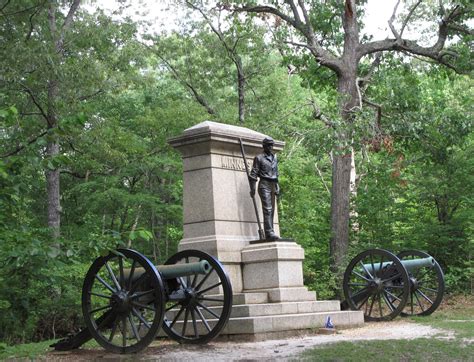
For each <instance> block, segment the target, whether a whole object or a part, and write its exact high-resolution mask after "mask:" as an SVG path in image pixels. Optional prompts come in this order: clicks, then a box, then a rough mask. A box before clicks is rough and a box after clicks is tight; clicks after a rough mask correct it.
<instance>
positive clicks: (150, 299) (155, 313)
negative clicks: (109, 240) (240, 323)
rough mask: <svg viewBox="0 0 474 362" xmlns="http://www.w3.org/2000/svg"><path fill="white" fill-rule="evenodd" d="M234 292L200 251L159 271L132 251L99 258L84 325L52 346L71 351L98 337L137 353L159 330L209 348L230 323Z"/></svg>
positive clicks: (86, 294) (89, 278) (109, 346)
mask: <svg viewBox="0 0 474 362" xmlns="http://www.w3.org/2000/svg"><path fill="white" fill-rule="evenodd" d="M231 308H232V287H231V284H230V281H229V277H228V275H227V273H226V272H225V270H224V268H223V267H222V265H221V263H220V262H219V261H218V260H217V259H216V258H214V257H212V256H211V255H209V254H207V253H204V252H202V251H198V250H184V251H181V252H178V253H177V254H174V255H173V256H172V257H171V258H169V259H168V260H167V261H166V262H165V264H164V265H159V266H156V267H155V265H153V263H152V262H151V261H150V260H149V259H147V258H146V257H145V256H144V255H142V254H140V253H139V252H137V251H135V250H131V249H117V250H114V251H111V252H110V253H109V254H108V255H107V256H102V257H99V258H97V259H96V260H95V261H94V262H93V264H92V265H91V267H90V269H89V271H88V272H87V274H86V277H85V279H84V284H83V288H82V314H83V317H84V323H85V325H86V327H85V328H83V329H82V330H81V331H80V332H78V333H77V334H74V335H71V336H69V337H67V338H65V339H63V340H60V341H59V342H57V343H55V344H53V345H52V347H53V348H55V349H56V350H62V351H64V350H72V349H76V348H79V347H80V346H82V345H83V344H84V343H86V342H87V341H89V340H90V339H92V338H94V339H95V340H96V341H97V343H98V344H100V345H101V346H102V347H103V348H105V349H106V350H108V351H110V352H113V353H136V352H139V351H141V350H142V349H144V348H146V347H147V346H148V345H149V344H150V343H151V342H152V341H154V340H155V338H156V337H157V335H159V332H160V328H162V330H163V331H164V333H165V334H166V335H168V336H169V337H170V338H172V339H174V340H176V341H177V342H179V343H192V344H200V343H207V342H209V341H210V340H212V339H214V338H215V337H217V335H218V334H219V333H220V332H221V331H222V329H223V328H224V327H225V325H226V324H227V321H228V320H229V317H230V312H231Z"/></svg>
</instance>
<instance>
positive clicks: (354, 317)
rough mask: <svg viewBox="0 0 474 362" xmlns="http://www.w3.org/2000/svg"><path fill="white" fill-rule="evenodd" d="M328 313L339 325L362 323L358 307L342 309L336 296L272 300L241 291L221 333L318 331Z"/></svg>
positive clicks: (245, 336) (262, 335)
mask: <svg viewBox="0 0 474 362" xmlns="http://www.w3.org/2000/svg"><path fill="white" fill-rule="evenodd" d="M252 294H255V295H252ZM328 317H330V318H331V321H332V323H333V324H334V326H335V327H336V328H338V329H344V328H354V327H358V326H361V325H362V324H363V323H364V315H363V313H362V312H361V311H341V310H340V302H339V301H338V300H323V301H295V302H277V303H271V302H270V301H269V300H268V296H265V293H241V294H237V295H234V305H233V307H232V314H231V317H230V319H229V322H228V324H227V326H226V327H225V329H224V331H223V332H222V333H221V335H225V336H228V337H229V338H232V339H234V340H239V339H241V340H263V339H271V338H278V337H279V336H280V335H281V333H285V335H286V336H291V335H299V334H305V333H317V331H318V330H319V328H323V327H324V326H325V323H326V321H327V318H328Z"/></svg>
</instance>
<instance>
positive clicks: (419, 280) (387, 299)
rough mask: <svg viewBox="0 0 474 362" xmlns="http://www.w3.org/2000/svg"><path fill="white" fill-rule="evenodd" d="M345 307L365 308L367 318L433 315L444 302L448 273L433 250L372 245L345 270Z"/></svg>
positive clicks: (376, 319)
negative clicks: (397, 249) (392, 249)
mask: <svg viewBox="0 0 474 362" xmlns="http://www.w3.org/2000/svg"><path fill="white" fill-rule="evenodd" d="M343 291H344V297H345V301H344V302H343V303H341V308H343V309H352V310H362V311H363V312H364V318H365V320H366V321H388V320H391V319H393V318H395V317H397V316H398V315H401V316H414V315H423V316H425V315H429V314H431V313H433V312H434V311H435V310H436V309H437V308H438V306H439V304H440V303H441V301H442V299H443V294H444V274H443V271H442V269H441V267H440V265H439V264H438V262H437V261H436V260H435V259H434V258H433V257H431V256H430V255H429V254H427V253H425V252H422V251H418V250H406V251H403V252H401V253H399V254H398V255H395V254H393V253H391V252H389V251H387V250H383V249H370V250H366V251H363V252H361V253H360V254H358V255H357V256H355V257H354V258H353V259H352V260H351V261H350V263H349V265H348V266H347V268H346V271H345V273H344V279H343Z"/></svg>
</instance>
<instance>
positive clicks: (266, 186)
mask: <svg viewBox="0 0 474 362" xmlns="http://www.w3.org/2000/svg"><path fill="white" fill-rule="evenodd" d="M262 144H263V153H262V154H260V155H257V156H256V157H255V158H254V160H253V166H252V171H251V172H250V175H249V181H250V196H252V197H254V196H255V189H256V184H257V178H259V179H260V182H259V183H258V195H259V196H260V199H261V200H262V209H263V228H264V230H265V239H266V240H278V239H280V237H279V236H278V235H276V234H275V231H274V230H273V217H274V214H275V197H277V196H279V194H280V185H279V184H278V160H277V156H276V155H275V154H274V153H273V152H272V151H273V145H274V144H275V141H274V140H273V138H271V137H267V138H265V139H264V140H263V142H262Z"/></svg>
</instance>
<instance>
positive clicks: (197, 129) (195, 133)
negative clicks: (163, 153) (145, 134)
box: [168, 121, 285, 151]
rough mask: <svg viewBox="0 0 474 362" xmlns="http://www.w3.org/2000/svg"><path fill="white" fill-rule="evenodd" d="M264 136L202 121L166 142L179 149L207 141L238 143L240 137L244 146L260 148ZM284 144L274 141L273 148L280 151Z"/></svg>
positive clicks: (246, 130) (236, 127)
mask: <svg viewBox="0 0 474 362" xmlns="http://www.w3.org/2000/svg"><path fill="white" fill-rule="evenodd" d="M265 137H267V135H265V134H263V133H260V132H256V131H252V130H249V129H248V128H244V127H239V126H233V125H229V124H223V123H217V122H212V121H204V122H202V123H199V124H198V125H196V126H193V127H190V128H188V129H186V130H184V131H183V133H182V134H181V135H180V136H178V137H172V138H170V139H168V143H169V144H170V145H171V146H172V147H174V148H176V149H179V148H181V147H186V146H191V145H197V144H200V143H207V142H224V143H227V144H228V143H231V144H236V145H239V139H242V141H243V143H244V145H245V146H248V147H257V148H261V146H262V140H263V139H264V138H265ZM284 146H285V142H282V141H275V145H274V150H275V151H281V150H282V149H283V147H284Z"/></svg>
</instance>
